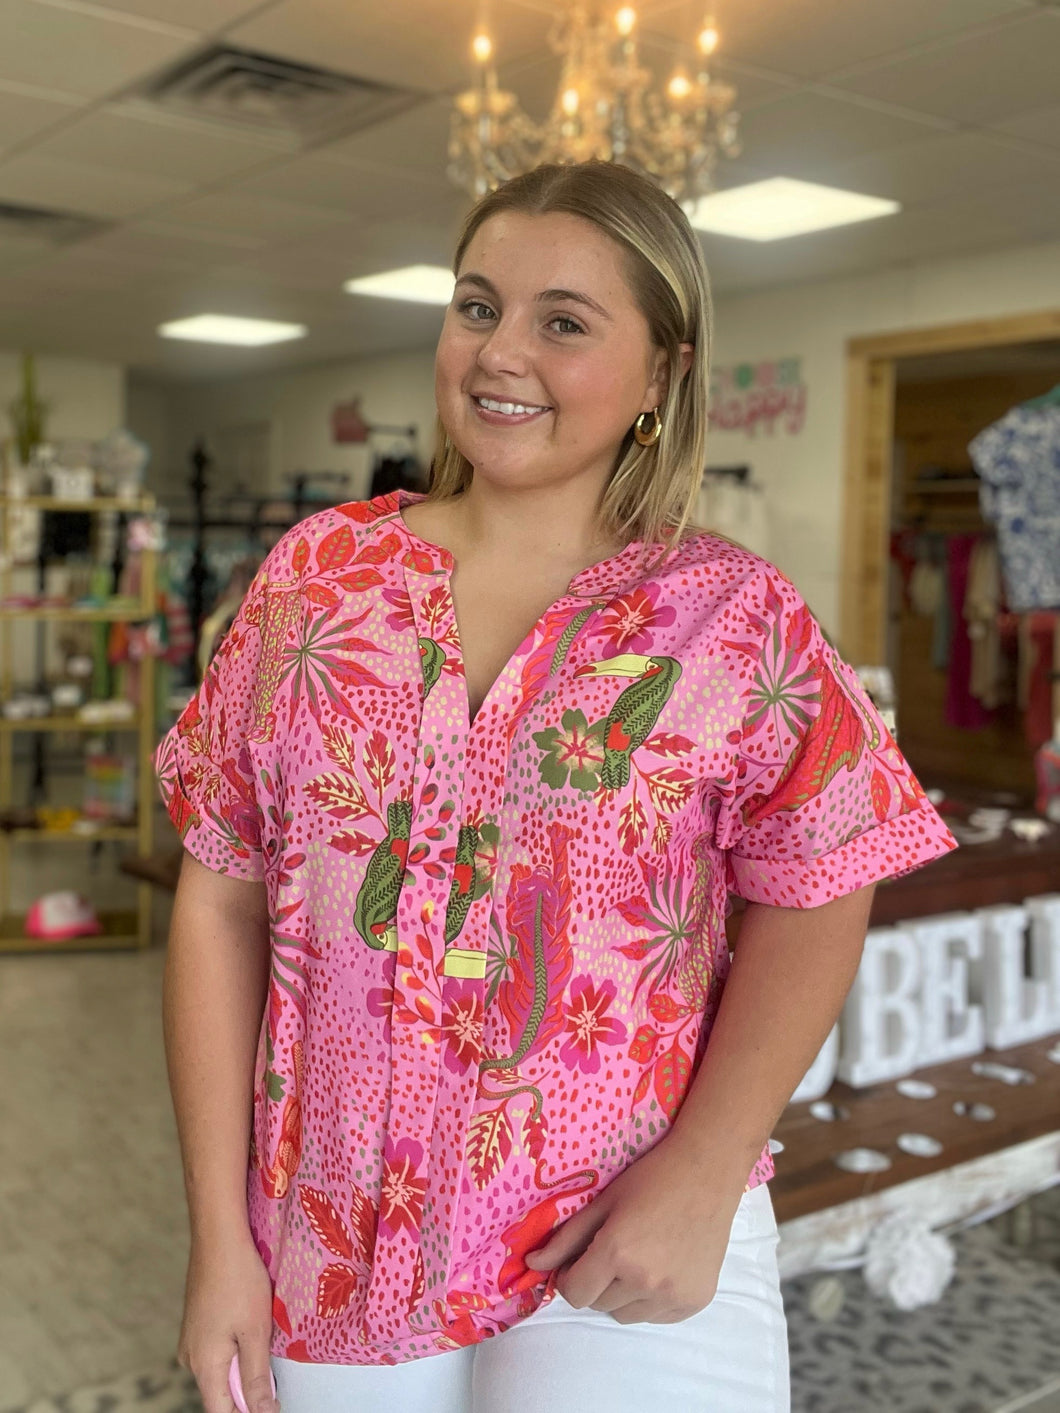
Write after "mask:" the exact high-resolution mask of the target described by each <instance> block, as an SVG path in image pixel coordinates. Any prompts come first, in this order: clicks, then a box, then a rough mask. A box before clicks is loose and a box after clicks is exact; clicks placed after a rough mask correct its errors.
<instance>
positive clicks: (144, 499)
mask: <svg viewBox="0 0 1060 1413" xmlns="http://www.w3.org/2000/svg"><path fill="white" fill-rule="evenodd" d="M0 503H2V504H4V505H7V506H12V507H17V506H20V505H24V506H27V507H28V508H29V509H31V510H71V511H88V512H93V511H99V510H121V511H124V512H125V513H126V514H127V515H145V514H147V513H149V512H150V511H152V510H154V508H155V501H154V497H153V496H137V497H135V498H132V499H128V500H124V499H121V498H120V497H118V496H92V497H91V498H90V499H88V500H66V499H64V498H63V497H62V496H8V495H0Z"/></svg>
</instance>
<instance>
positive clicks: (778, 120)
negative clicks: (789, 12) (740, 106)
mask: <svg viewBox="0 0 1060 1413" xmlns="http://www.w3.org/2000/svg"><path fill="white" fill-rule="evenodd" d="M936 130H937V129H936V128H935V126H934V125H928V124H924V123H917V122H912V121H909V120H907V119H905V118H900V117H896V116H895V115H894V114H891V113H882V112H880V111H879V110H878V109H875V108H867V107H862V106H861V105H860V104H857V103H849V102H846V101H844V100H843V99H841V98H828V97H825V96H824V95H822V94H819V93H798V94H791V95H789V96H788V97H785V98H778V99H776V100H775V101H774V102H772V103H767V104H764V105H763V106H762V107H760V108H754V109H752V111H751V112H750V113H745V114H744V116H743V120H742V122H741V124H740V141H741V144H742V148H743V152H742V156H743V160H744V161H746V162H749V163H751V164H752V165H753V166H755V167H758V168H768V169H769V170H770V171H771V172H772V173H773V174H774V175H784V176H799V175H800V174H802V173H803V172H807V173H808V172H810V171H811V170H815V169H816V168H817V167H819V166H820V164H821V163H823V162H838V161H843V160H844V159H849V158H851V157H858V156H861V155H862V154H865V153H868V152H875V151H879V150H880V149H884V148H889V147H897V146H899V145H900V144H904V143H911V142H918V141H921V140H922V139H923V138H924V137H925V136H926V135H929V134H931V133H933V132H935V131H936Z"/></svg>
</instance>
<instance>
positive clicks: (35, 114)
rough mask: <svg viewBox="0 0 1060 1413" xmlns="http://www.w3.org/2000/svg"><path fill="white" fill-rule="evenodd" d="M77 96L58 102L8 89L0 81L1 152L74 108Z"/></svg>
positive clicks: (24, 139) (73, 111)
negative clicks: (65, 101) (11, 91)
mask: <svg viewBox="0 0 1060 1413" xmlns="http://www.w3.org/2000/svg"><path fill="white" fill-rule="evenodd" d="M77 106H78V103H77V100H76V99H74V98H71V99H70V101H69V102H68V103H60V102H59V101H58V100H56V99H51V98H35V97H29V96H28V95H26V94H22V93H10V92H7V91H6V90H5V89H4V87H3V85H2V84H0V152H3V151H5V150H6V149H8V148H11V147H15V146H16V145H17V144H19V143H21V142H25V141H26V139H27V138H31V137H34V136H35V135H36V134H37V133H39V132H44V130H45V129H46V128H50V127H51V126H52V125H53V124H54V123H58V122H61V121H62V120H63V119H64V118H69V117H70V116H71V115H72V114H73V113H75V112H76V111H77Z"/></svg>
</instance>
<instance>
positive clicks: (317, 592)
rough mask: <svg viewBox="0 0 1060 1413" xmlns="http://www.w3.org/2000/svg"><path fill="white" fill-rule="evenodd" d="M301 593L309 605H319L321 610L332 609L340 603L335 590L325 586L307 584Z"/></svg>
mask: <svg viewBox="0 0 1060 1413" xmlns="http://www.w3.org/2000/svg"><path fill="white" fill-rule="evenodd" d="M303 593H304V594H305V596H306V598H307V599H308V600H309V602H310V603H315V604H319V605H320V607H321V608H334V607H335V606H336V604H338V603H340V602H341V600H340V599H339V596H338V594H337V593H336V592H335V590H334V589H329V588H328V587H327V585H326V584H307V585H306V586H305V589H304V590H303Z"/></svg>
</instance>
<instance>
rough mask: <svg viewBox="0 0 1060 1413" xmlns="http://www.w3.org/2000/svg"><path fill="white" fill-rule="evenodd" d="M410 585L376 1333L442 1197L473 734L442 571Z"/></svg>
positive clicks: (401, 1314)
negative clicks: (444, 1071)
mask: <svg viewBox="0 0 1060 1413" xmlns="http://www.w3.org/2000/svg"><path fill="white" fill-rule="evenodd" d="M409 558H411V556H410V557H409ZM405 581H406V589H407V592H408V595H409V601H410V604H411V610H412V616H413V619H414V622H415V626H416V633H417V636H418V638H419V640H420V660H421V670H422V671H423V675H424V685H425V688H426V690H425V696H424V702H423V709H422V716H421V721H420V731H419V741H418V744H417V752H416V762H415V768H414V774H413V800H412V827H411V831H410V837H409V847H408V855H407V859H406V872H405V878H404V885H403V887H402V890H401V894H400V897H399V900H398V908H397V917H396V924H395V926H396V932H397V958H396V965H395V968H394V1000H393V1006H392V1010H391V1066H392V1079H391V1101H390V1112H389V1114H388V1117H387V1126H386V1143H385V1149H384V1155H383V1160H384V1178H383V1191H382V1194H381V1198H380V1213H379V1226H378V1235H377V1242H376V1252H375V1262H374V1269H373V1275H372V1281H371V1284H370V1286H369V1291H368V1303H367V1312H366V1324H367V1325H368V1327H369V1329H370V1331H371V1333H372V1334H373V1335H375V1336H376V1337H380V1336H383V1335H387V1334H389V1333H391V1332H393V1331H394V1330H396V1329H398V1328H400V1326H401V1325H402V1323H403V1322H404V1321H405V1320H407V1318H408V1316H409V1314H410V1313H411V1312H412V1311H414V1310H415V1309H417V1308H419V1306H420V1305H421V1304H422V1303H423V1300H424V1297H425V1291H424V1286H425V1271H424V1261H423V1255H422V1252H421V1244H420V1230H421V1227H422V1224H423V1219H424V1208H425V1207H426V1206H427V1205H428V1203H429V1202H430V1201H431V1200H432V1198H433V1199H435V1200H436V1199H437V1194H435V1193H434V1192H433V1190H432V1187H433V1182H432V1163H431V1146H432V1138H433V1135H434V1132H435V1128H436V1113H437V1109H438V1105H439V1102H440V1100H442V1096H441V1093H440V1090H441V1085H440V1067H441V1041H442V1030H441V1027H442V1018H443V1005H444V1002H443V994H442V993H443V982H442V975H443V972H442V968H443V964H444V961H445V950H446V947H445V918H446V910H447V905H448V901H449V894H450V888H451V884H452V867H451V865H443V864H442V860H441V856H442V854H443V852H446V851H447V850H449V849H450V848H453V847H454V845H455V842H456V834H457V824H458V821H457V819H456V814H457V809H456V804H455V802H456V801H458V800H459V799H460V795H461V791H462V776H463V763H464V750H465V746H466V735H467V729H466V727H467V716H466V703H465V693H464V689H463V680H462V668H461V669H459V670H458V671H456V672H454V671H452V670H445V660H446V657H448V659H449V660H450V661H451V660H452V657H453V651H454V649H453V643H452V641H451V639H452V637H453V635H452V634H448V633H447V632H446V629H447V626H448V625H451V624H453V623H454V622H455V619H454V617H453V611H452V600H451V597H450V596H449V593H448V582H447V578H446V574H445V569H444V567H443V568H442V569H438V568H437V567H435V566H433V565H432V566H430V567H427V566H424V565H422V564H410V563H409V562H408V559H407V560H406V563H405ZM446 650H448V651H446ZM461 721H462V722H463V728H464V729H463V735H461ZM442 1102H444V1100H442Z"/></svg>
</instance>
